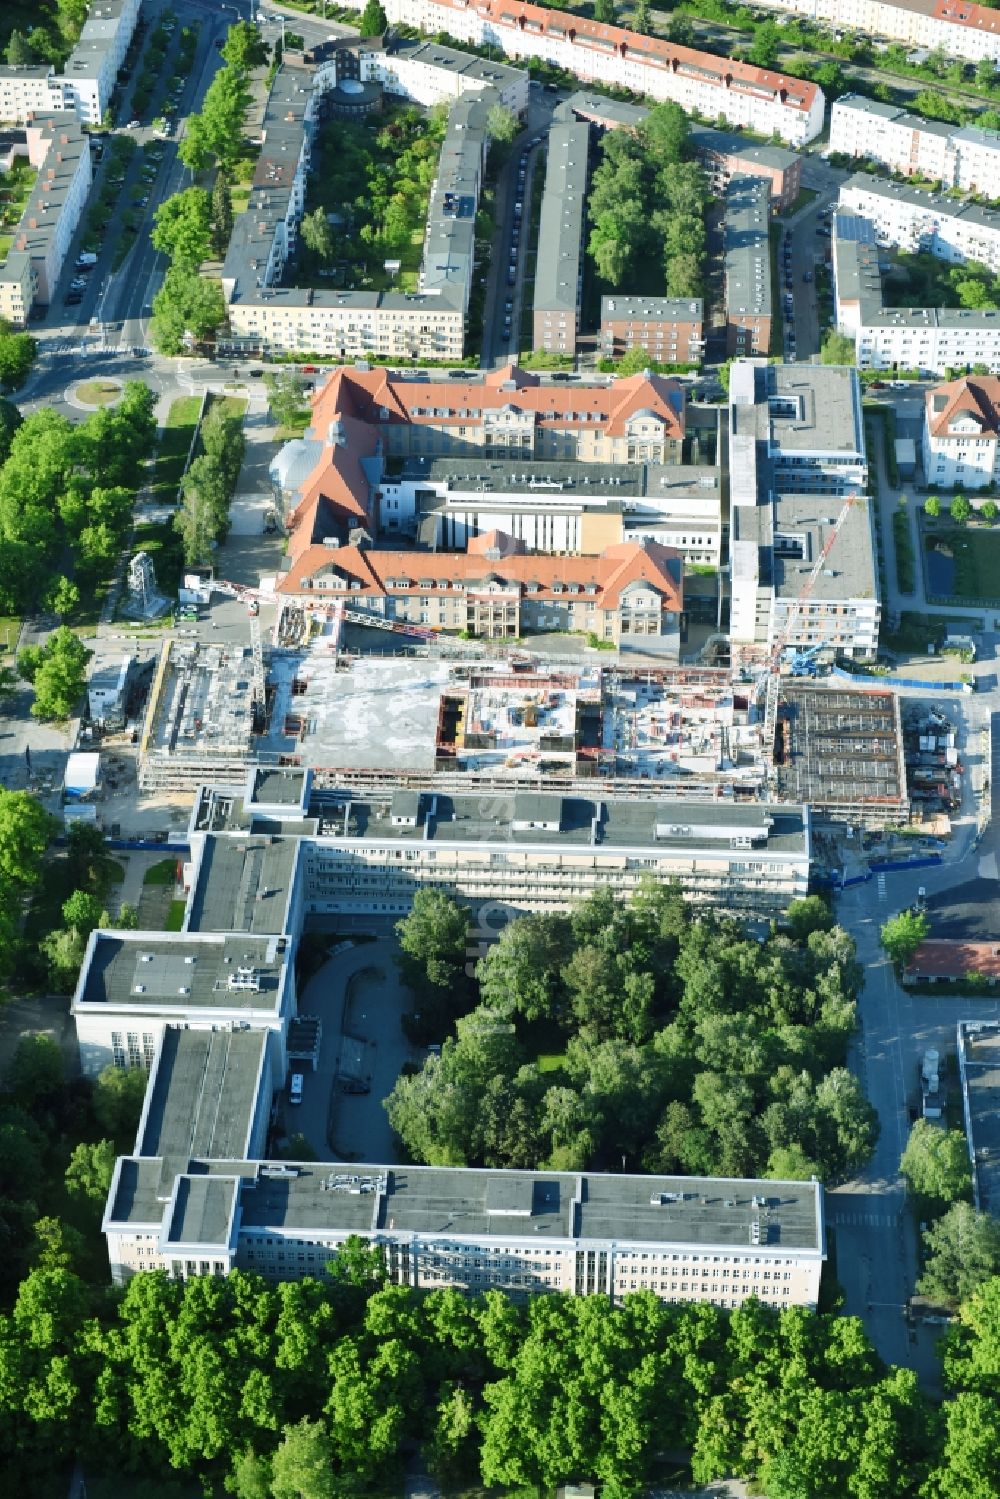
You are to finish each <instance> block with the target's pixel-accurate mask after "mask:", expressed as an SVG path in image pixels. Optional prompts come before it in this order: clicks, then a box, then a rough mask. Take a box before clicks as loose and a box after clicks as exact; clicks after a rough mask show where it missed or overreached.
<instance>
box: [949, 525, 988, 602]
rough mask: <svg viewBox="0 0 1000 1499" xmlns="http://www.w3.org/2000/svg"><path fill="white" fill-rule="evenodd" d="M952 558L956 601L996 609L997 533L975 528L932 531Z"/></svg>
mask: <svg viewBox="0 0 1000 1499" xmlns="http://www.w3.org/2000/svg"><path fill="white" fill-rule="evenodd" d="M934 535H935V536H936V537H937V538H939V539H941V540H943V541H944V542H945V543H946V544H947V545H948V546H949V547H950V548H951V549H952V551H953V553H954V556H955V593H954V597H955V598H957V599H972V600H977V599H987V600H989V603H990V607H993V606H994V604H996V605H1000V531H982V530H979V528H978V527H974V528H971V529H968V530H966V529H964V528H962V529H955V530H952V531H946V532H943V533H942V532H941V531H935V532H934Z"/></svg>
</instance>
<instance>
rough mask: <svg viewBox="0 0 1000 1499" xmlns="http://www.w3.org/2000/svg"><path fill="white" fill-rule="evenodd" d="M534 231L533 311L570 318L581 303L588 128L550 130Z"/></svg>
mask: <svg viewBox="0 0 1000 1499" xmlns="http://www.w3.org/2000/svg"><path fill="white" fill-rule="evenodd" d="M548 153H549V154H548V161H547V163H546V168H545V191H544V192H543V194H542V212H541V219H540V221H539V226H538V259H537V262H536V265H535V302H534V307H535V312H536V313H538V312H564V313H567V314H569V315H571V316H573V317H574V318H575V316H576V312H577V308H578V306H579V303H580V276H581V269H580V259H581V255H582V253H583V222H584V214H585V212H586V202H587V165H588V157H589V153H590V126H589V125H586V124H565V125H553V126H552V128H551V130H550V131H549V141H548Z"/></svg>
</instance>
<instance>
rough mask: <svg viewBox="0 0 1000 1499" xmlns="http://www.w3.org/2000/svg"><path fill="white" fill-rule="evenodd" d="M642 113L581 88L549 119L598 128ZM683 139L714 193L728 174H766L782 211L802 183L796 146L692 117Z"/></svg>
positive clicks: (634, 120) (626, 123) (633, 121)
mask: <svg viewBox="0 0 1000 1499" xmlns="http://www.w3.org/2000/svg"><path fill="white" fill-rule="evenodd" d="M648 114H649V110H648V109H647V108H646V107H645V106H644V105H642V104H623V103H622V102H621V101H620V100H619V99H610V98H608V96H607V95H606V94H591V93H588V92H587V91H586V90H582V89H581V90H580V91H579V92H578V93H575V94H570V96H569V98H568V99H566V100H564V101H563V103H562V104H560V105H558V106H557V108H556V110H555V113H554V115H553V119H556V120H586V121H587V123H588V124H590V125H595V126H596V127H597V128H598V129H599V130H638V129H639V127H640V126H641V125H643V124H644V123H645V120H646V118H647V116H648ZM688 140H689V141H690V143H691V146H692V147H693V149H694V151H695V152H696V154H697V156H698V158H699V160H700V161H701V163H702V165H703V166H704V167H705V169H706V171H707V172H708V174H709V178H710V181H711V184H712V187H713V189H714V191H715V192H716V194H717V195H718V196H719V197H721V196H722V194H723V193H724V192H725V190H726V188H727V187H728V186H729V184H730V182H731V181H732V179H733V178H734V177H766V178H767V181H768V183H769V185H770V188H771V209H772V212H774V213H784V211H785V210H786V209H788V208H791V206H792V204H793V203H794V202H795V200H796V199H797V198H798V196H799V193H800V191H801V189H802V157H801V156H800V155H799V154H798V152H797V151H790V150H789V149H788V148H787V147H786V146H775V145H773V144H771V143H770V142H768V143H764V142H761V141H755V140H748V139H747V138H746V137H745V136H742V135H739V134H737V133H736V132H735V131H731V130H718V129H713V128H711V127H710V126H708V125H699V124H697V123H694V122H692V124H691V126H690V128H689V131H688Z"/></svg>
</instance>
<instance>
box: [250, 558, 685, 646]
mask: <svg viewBox="0 0 1000 1499" xmlns="http://www.w3.org/2000/svg"><path fill="white" fill-rule="evenodd" d="M276 593H277V595H278V597H279V599H281V600H282V601H283V602H289V603H296V604H304V605H305V606H307V607H308V606H310V605H317V604H326V603H327V602H330V603H332V602H333V601H335V600H340V601H341V602H342V603H344V604H345V605H346V606H347V607H348V608H350V609H351V611H352V612H353V613H354V614H366V615H368V616H369V617H373V618H375V619H385V620H396V621H400V622H405V623H408V624H415V625H424V626H427V627H428V628H429V629H434V630H441V631H444V632H449V631H451V632H458V631H465V632H467V633H468V634H469V635H473V636H484V637H486V638H488V639H503V638H505V637H506V638H516V637H518V636H520V635H522V634H525V633H528V632H531V631H540V630H578V631H584V632H586V633H588V634H594V635H596V636H598V638H599V639H601V640H607V641H613V642H614V644H615V645H617V646H619V647H620V648H622V649H628V648H629V647H630V646H631V647H633V648H635V649H638V648H640V647H641V648H642V650H643V651H644V652H647V653H661V654H664V655H666V656H670V657H673V658H674V659H676V658H677V655H678V652H679V649H680V634H679V630H680V615H681V610H682V607H683V584H682V568H681V558H680V556H679V554H678V553H676V552H673V551H671V550H670V549H669V548H667V547H663V546H660V545H658V544H657V543H656V542H649V543H646V544H639V543H637V542H623V543H620V544H617V545H614V546H609V547H607V548H606V549H605V550H604V551H603V552H602V553H601V554H600V555H599V556H596V557H594V556H586V555H583V556H581V555H576V556H568V557H547V556H538V555H536V554H532V555H525V554H524V551H523V544H521V543H517V542H515V541H514V539H513V538H510V537H507V536H506V535H504V534H502V533H499V532H487V533H486V534H485V535H483V536H478V537H475V538H473V539H472V540H470V542H469V547H468V551H466V552H464V553H463V552H439V553H437V554H436V555H434V554H431V553H420V552H390V551H381V550H370V549H369V548H367V547H361V546H348V547H342V546H340V545H339V544H337V545H334V546H329V545H326V546H325V545H323V544H320V545H319V546H311V547H307V548H306V549H305V550H304V551H302V552H301V553H300V554H299V555H298V557H297V558H296V559H295V561H294V562H293V564H292V566H291V567H290V568H289V570H288V571H287V572H286V573H283V574H279V576H278V581H277V586H276Z"/></svg>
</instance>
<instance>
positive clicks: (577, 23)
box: [350, 0, 825, 146]
mask: <svg viewBox="0 0 1000 1499" xmlns="http://www.w3.org/2000/svg"><path fill="white" fill-rule="evenodd" d="M364 4H365V0H350V6H351V9H354V10H359V11H363V10H364ZM383 9H384V10H385V13H386V15H387V17H388V19H389V21H390V22H392V23H393V24H394V25H407V26H416V27H419V28H420V30H422V31H425V32H427V33H428V34H431V35H433V34H434V33H435V32H439V31H445V32H447V33H448V34H449V36H453V37H455V38H456V39H457V40H458V41H460V42H471V43H472V44H473V45H474V46H476V47H498V48H499V49H500V50H501V51H502V52H504V53H505V54H506V56H508V57H520V58H525V59H527V58H531V57H538V58H541V59H542V61H543V62H548V63H551V64H552V65H553V66H555V67H558V68H566V69H567V70H568V71H569V72H571V73H575V74H576V76H577V77H578V78H581V79H583V80H584V81H585V82H590V83H595V82H596V83H603V84H609V85H612V86H615V87H618V88H625V89H629V90H630V91H631V92H632V93H636V94H646V95H648V97H649V98H651V99H655V100H657V101H665V100H668V99H669V100H672V101H673V102H675V103H677V104H679V105H680V106H681V107H682V109H684V110H686V111H687V112H688V113H689V114H695V113H697V114H701V115H704V116H705V118H706V119H709V120H713V121H714V120H723V119H724V120H725V121H726V123H727V124H728V125H739V126H742V127H744V128H746V129H750V130H755V131H758V132H759V133H760V134H761V135H767V136H769V135H775V134H776V135H778V136H780V138H781V139H782V140H784V141H787V142H788V143H789V144H790V145H795V146H801V145H804V144H805V143H806V142H807V141H811V140H813V139H814V138H815V137H816V136H817V135H819V134H820V133H821V132H822V129H823V119H824V112H825V98H824V95H823V91H822V89H820V88H818V87H817V86H816V85H815V84H814V83H808V82H804V81H803V80H802V79H799V78H791V77H789V76H788V75H787V74H784V73H773V72H771V71H769V70H768V69H764V68H756V67H753V66H752V65H751V64H750V63H739V62H733V61H731V60H730V59H728V58H723V57H718V56H716V55H715V54H714V53H711V52H696V51H694V50H693V49H692V48H690V47H675V46H674V45H673V44H672V43H670V42H665V41H662V40H661V39H660V38H659V37H652V36H644V35H641V34H640V33H638V32H635V31H627V30H626V29H625V28H624V27H622V26H604V25H601V24H600V23H599V22H597V21H589V20H587V19H585V18H584V17H583V16H579V15H573V16H567V15H565V14H563V13H562V12H560V11H552V10H546V9H544V8H543V7H542V6H539V5H528V4H522V3H518V0H484V3H480V4H476V5H470V4H468V3H467V0H385V4H384V6H383Z"/></svg>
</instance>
